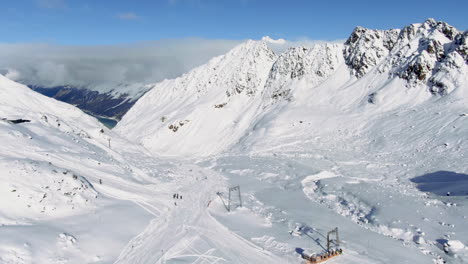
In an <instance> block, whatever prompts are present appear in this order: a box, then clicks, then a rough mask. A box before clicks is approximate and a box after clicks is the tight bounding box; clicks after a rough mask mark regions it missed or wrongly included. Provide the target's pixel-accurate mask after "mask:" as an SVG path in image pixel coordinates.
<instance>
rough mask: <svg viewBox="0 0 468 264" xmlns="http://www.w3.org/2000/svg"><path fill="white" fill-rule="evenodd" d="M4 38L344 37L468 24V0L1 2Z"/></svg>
mask: <svg viewBox="0 0 468 264" xmlns="http://www.w3.org/2000/svg"><path fill="white" fill-rule="evenodd" d="M2 2H3V3H2V10H3V12H2V15H1V16H0V24H1V27H0V36H2V38H1V39H0V42H3V43H31V42H33V43H37V42H42V43H53V44H62V45H104V44H122V43H135V42H142V41H151V40H159V39H167V38H188V37H198V38H206V39H247V38H252V39H259V38H261V37H262V36H265V35H269V36H271V37H273V38H280V37H281V38H286V39H290V40H297V39H304V38H305V39H314V40H337V39H345V38H347V37H348V36H349V34H350V33H351V31H352V30H353V28H354V27H355V26H357V25H361V26H364V27H369V28H377V29H388V28H401V27H403V26H405V25H407V24H410V23H418V22H423V21H424V20H425V19H426V18H428V17H433V18H435V19H437V20H443V21H446V22H448V23H449V24H451V25H453V26H455V27H457V28H458V29H460V30H466V29H467V28H468V15H467V10H468V1H463V0H459V1H447V0H445V1H442V0H439V1H432V0H425V1H419V0H418V1H408V0H406V1H402V0H394V1H378V0H372V1H370V0H369V1H368V0H360V1H337V0H329V1H313V0H290V1H279V0H270V1H266V0H134V1H131V0H2Z"/></svg>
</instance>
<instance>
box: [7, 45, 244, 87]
mask: <svg viewBox="0 0 468 264" xmlns="http://www.w3.org/2000/svg"><path fill="white" fill-rule="evenodd" d="M241 42H242V41H241V40H206V39H178V40H160V41H153V42H146V43H139V44H132V45H115V46H60V45H49V44H0V73H3V74H8V77H9V78H11V79H13V80H16V81H20V82H22V83H25V84H28V85H38V86H43V87H53V86H61V85H72V86H78V87H86V88H89V89H95V90H99V91H109V90H111V89H112V88H113V87H115V86H117V85H121V84H148V83H154V82H158V81H161V80H163V79H166V78H175V77H177V76H179V75H181V74H183V73H185V72H187V71H189V70H190V69H192V68H194V67H196V66H198V65H201V64H204V63H206V62H207V61H208V60H209V59H210V58H212V57H214V56H218V55H221V54H224V53H226V52H227V51H228V50H230V49H231V48H233V47H234V46H235V45H237V44H239V43H241Z"/></svg>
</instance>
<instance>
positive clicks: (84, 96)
mask: <svg viewBox="0 0 468 264" xmlns="http://www.w3.org/2000/svg"><path fill="white" fill-rule="evenodd" d="M29 86H30V87H31V89H33V90H34V91H36V92H39V93H41V94H43V95H46V96H48V97H51V98H54V99H57V100H59V101H62V102H65V103H69V104H72V105H75V106H76V107H78V108H79V109H81V110H83V111H86V112H87V113H90V114H92V115H94V116H98V117H103V118H110V119H114V120H120V119H121V118H122V116H123V115H124V114H125V113H126V112H127V111H128V110H129V109H130V107H132V106H133V104H135V102H136V101H137V100H138V98H140V97H141V96H142V95H143V94H144V93H145V92H146V91H147V90H148V89H149V87H147V86H145V85H116V86H115V89H113V90H111V91H107V92H102V91H95V90H91V89H86V88H82V87H81V88H79V87H73V86H57V87H40V86H34V85H29ZM129 91H131V93H129Z"/></svg>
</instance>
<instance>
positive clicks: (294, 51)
mask: <svg viewBox="0 0 468 264" xmlns="http://www.w3.org/2000/svg"><path fill="white" fill-rule="evenodd" d="M342 48H343V46H342V45H341V44H323V45H315V46H313V47H312V48H306V47H297V48H291V49H289V50H288V51H286V52H285V53H283V54H281V55H280V56H279V58H278V59H277V60H276V62H275V63H274V64H273V66H272V68H271V71H270V74H269V76H268V80H267V83H266V88H265V91H267V93H268V96H270V97H272V98H274V99H279V98H284V99H290V98H291V97H290V96H291V94H290V93H291V86H290V85H289V84H290V83H291V81H295V80H302V79H303V78H307V81H308V83H309V85H310V86H314V85H316V84H318V83H320V82H321V81H323V80H325V79H327V78H328V77H329V76H330V75H331V74H332V73H333V72H335V70H336V68H337V67H338V65H339V63H340V62H341V61H342V60H343V59H342V55H341V50H342Z"/></svg>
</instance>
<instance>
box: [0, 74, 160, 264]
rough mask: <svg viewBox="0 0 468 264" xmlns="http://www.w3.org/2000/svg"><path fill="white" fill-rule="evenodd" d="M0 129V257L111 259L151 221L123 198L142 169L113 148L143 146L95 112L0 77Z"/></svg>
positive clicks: (31, 260) (67, 260)
mask: <svg viewBox="0 0 468 264" xmlns="http://www.w3.org/2000/svg"><path fill="white" fill-rule="evenodd" d="M0 131H1V132H0V145H1V148H0V172H1V173H0V181H1V182H2V184H1V185H0V194H1V199H0V226H1V228H0V233H1V236H0V263H15V264H16V263H64V262H65V263H92V262H102V261H104V262H110V261H113V260H115V259H116V258H117V257H118V254H119V252H120V250H122V249H123V247H124V246H125V245H126V244H127V242H128V241H129V240H130V239H131V238H132V237H133V236H135V235H136V234H137V233H138V232H140V231H141V230H140V229H139V228H136V226H144V225H146V224H147V223H148V221H149V220H150V218H151V214H149V213H148V212H147V211H146V210H144V209H142V208H141V207H140V206H138V205H136V204H134V203H132V202H128V201H127V200H128V199H129V198H128V197H129V196H131V195H132V193H134V192H135V189H134V188H136V187H137V186H140V187H141V188H140V187H138V189H139V192H141V193H145V192H147V190H145V187H144V184H147V183H148V180H145V177H146V179H148V176H147V174H146V173H145V172H143V171H142V170H141V169H139V168H138V166H137V165H135V163H134V162H132V161H131V159H128V158H125V157H124V155H125V154H124V152H119V153H117V152H116V151H114V150H113V149H114V148H115V149H119V148H120V147H119V146H122V145H127V144H128V145H127V146H126V147H125V148H124V149H125V150H129V151H130V152H136V153H140V154H139V155H141V157H145V154H144V153H145V151H144V150H140V149H139V148H138V147H134V146H133V145H132V144H129V142H128V141H126V140H124V139H122V138H121V137H119V136H118V135H116V134H114V133H113V132H111V131H110V130H108V129H107V128H105V127H104V126H103V125H102V124H100V123H99V122H98V121H97V120H96V119H95V118H93V117H91V116H89V115H87V114H85V113H84V112H82V111H81V110H79V109H78V108H76V107H74V106H72V105H69V104H66V103H62V102H59V101H56V100H54V99H51V98H48V97H46V96H43V95H41V94H39V93H36V92H34V91H32V90H31V89H29V88H28V87H26V86H24V85H21V84H19V83H15V82H13V81H11V80H9V79H7V78H5V77H4V76H2V75H0ZM109 144H111V146H109ZM135 155H136V154H135ZM147 158H148V157H147ZM143 159H144V158H143ZM155 172H156V171H155ZM143 183H144V184H143ZM120 185H122V186H120ZM125 186H127V187H125ZM119 212H121V213H119ZM131 215H133V216H138V217H137V218H133V217H130V216H131ZM100 223H104V224H100ZM124 223H125V224H124ZM127 224H128V226H126V225H127ZM118 225H122V226H121V227H119V228H118V229H119V232H120V233H119V234H118V235H116V233H115V227H116V226H118ZM102 244H106V245H107V246H106V247H96V245H102Z"/></svg>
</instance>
